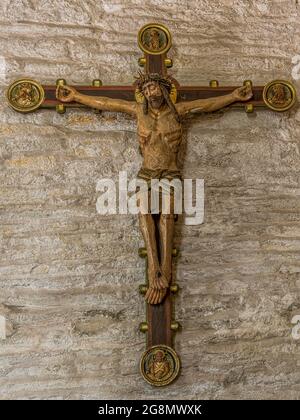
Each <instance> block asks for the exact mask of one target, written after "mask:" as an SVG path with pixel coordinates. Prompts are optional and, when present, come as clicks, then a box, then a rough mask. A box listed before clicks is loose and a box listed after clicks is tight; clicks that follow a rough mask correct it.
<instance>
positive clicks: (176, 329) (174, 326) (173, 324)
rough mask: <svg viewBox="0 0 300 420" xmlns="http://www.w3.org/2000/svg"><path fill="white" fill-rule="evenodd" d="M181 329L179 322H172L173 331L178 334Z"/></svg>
mask: <svg viewBox="0 0 300 420" xmlns="http://www.w3.org/2000/svg"><path fill="white" fill-rule="evenodd" d="M180 328H181V325H180V324H179V322H177V321H172V322H171V330H172V331H174V332H177V331H178V330H179V329H180Z"/></svg>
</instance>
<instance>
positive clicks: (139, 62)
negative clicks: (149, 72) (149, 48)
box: [138, 57, 146, 67]
mask: <svg viewBox="0 0 300 420" xmlns="http://www.w3.org/2000/svg"><path fill="white" fill-rule="evenodd" d="M138 64H139V66H140V67H144V66H145V64H146V58H145V57H141V58H139V60H138Z"/></svg>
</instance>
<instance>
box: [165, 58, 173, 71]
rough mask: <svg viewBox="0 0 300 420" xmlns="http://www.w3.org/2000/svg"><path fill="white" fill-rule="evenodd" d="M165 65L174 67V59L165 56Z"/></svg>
mask: <svg viewBox="0 0 300 420" xmlns="http://www.w3.org/2000/svg"><path fill="white" fill-rule="evenodd" d="M165 66H166V67H167V68H168V69H170V68H171V67H173V60H172V58H165Z"/></svg>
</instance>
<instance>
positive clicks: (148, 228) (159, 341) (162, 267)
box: [7, 23, 296, 386]
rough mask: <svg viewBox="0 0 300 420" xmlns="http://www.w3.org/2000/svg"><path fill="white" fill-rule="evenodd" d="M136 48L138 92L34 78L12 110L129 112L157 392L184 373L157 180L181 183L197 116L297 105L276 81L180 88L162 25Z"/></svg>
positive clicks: (169, 238)
mask: <svg viewBox="0 0 300 420" xmlns="http://www.w3.org/2000/svg"><path fill="white" fill-rule="evenodd" d="M138 44H139V47H140V48H141V50H142V51H143V53H144V56H143V57H142V58H140V59H139V65H140V66H141V67H143V68H144V71H143V72H139V75H138V77H137V78H136V79H137V80H136V81H135V83H134V84H133V85H132V86H103V85H102V83H101V81H100V80H94V81H93V83H92V86H68V85H67V83H66V81H65V80H64V79H58V80H57V82H56V85H53V86H49V85H47V86H46V85H43V86H42V85H40V84H39V83H38V82H36V81H34V80H31V79H21V80H17V81H15V82H13V83H12V84H11V85H10V87H9V89H8V92H7V97H8V102H9V104H10V106H11V107H12V108H13V109H14V110H16V111H19V112H32V111H35V110H37V109H39V108H42V109H43V108H48V109H55V110H56V111H57V112H59V113H61V114H63V113H64V112H65V111H66V109H67V108H69V107H80V108H86V107H88V108H92V109H97V110H101V111H113V112H123V113H128V114H130V115H132V116H133V117H134V118H135V119H136V121H137V132H138V141H139V146H140V150H141V153H142V156H143V163H142V167H141V169H140V171H139V173H138V178H140V179H141V180H143V181H145V183H146V186H147V188H146V189H145V190H143V191H139V192H138V194H137V197H138V199H139V203H140V205H142V206H143V205H146V203H147V211H146V212H142V211H140V212H139V215H138V217H139V224H140V229H141V232H142V235H143V238H144V242H145V247H144V248H140V249H139V255H140V256H141V257H144V258H145V260H146V284H144V285H141V286H140V292H141V294H143V295H144V298H145V301H146V307H147V311H146V321H145V322H141V324H140V330H141V331H142V332H145V333H146V335H147V348H146V351H145V352H144V353H143V355H142V357H141V361H140V370H141V374H142V376H143V378H144V379H145V380H146V381H147V382H148V383H150V384H151V385H154V386H164V385H167V384H169V383H171V382H172V381H173V380H174V379H175V378H176V377H177V376H178V373H179V370H180V360H179V357H178V355H177V353H176V351H175V349H174V346H173V334H174V332H176V331H177V330H178V329H179V328H180V326H179V323H178V322H176V320H175V319H173V308H172V306H173V300H174V296H175V294H176V293H177V292H178V289H179V287H178V285H177V284H176V282H175V279H174V276H172V258H173V257H175V256H176V255H177V253H178V250H177V249H175V248H174V247H173V237H174V225H175V221H176V212H175V210H174V197H173V195H172V193H171V195H170V201H169V212H168V213H167V214H165V213H164V212H163V211H162V208H161V205H162V202H163V200H164V195H163V193H162V192H161V193H160V205H159V206H160V207H159V211H158V214H152V213H151V212H149V202H151V199H152V195H151V192H152V191H151V189H152V181H153V180H154V179H155V180H157V179H158V180H162V179H166V180H168V181H172V180H181V168H180V167H179V166H178V159H177V158H178V151H179V149H180V146H181V140H182V124H183V121H184V119H185V118H186V117H187V116H189V115H191V114H193V113H196V112H213V111H216V110H219V109H222V108H224V107H229V106H230V107H244V109H245V111H246V112H247V113H250V112H253V110H254V108H256V107H268V108H270V109H272V110H274V111H286V110H288V109H290V108H291V107H292V106H293V105H294V103H295V101H296V93H295V89H294V87H293V85H292V84H291V83H289V82H287V81H284V80H274V81H272V82H269V83H267V84H266V85H265V86H252V82H251V81H250V80H246V81H244V83H243V85H242V86H241V87H237V86H225V87H220V86H219V84H218V81H216V80H212V81H211V82H210V84H209V86H208V87H205V86H180V84H179V83H178V81H177V80H175V79H174V78H173V77H171V76H169V75H168V73H167V69H168V68H170V67H172V60H171V59H170V58H168V57H167V52H168V51H169V49H170V48H171V45H172V40H171V34H170V32H169V30H168V29H167V28H166V27H165V26H163V25H161V24H157V23H151V24H147V25H145V26H143V27H142V28H141V29H140V31H139V34H138Z"/></svg>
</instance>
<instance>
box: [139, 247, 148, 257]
mask: <svg viewBox="0 0 300 420" xmlns="http://www.w3.org/2000/svg"><path fill="white" fill-rule="evenodd" d="M139 256H140V257H141V258H146V257H147V249H146V248H139Z"/></svg>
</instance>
